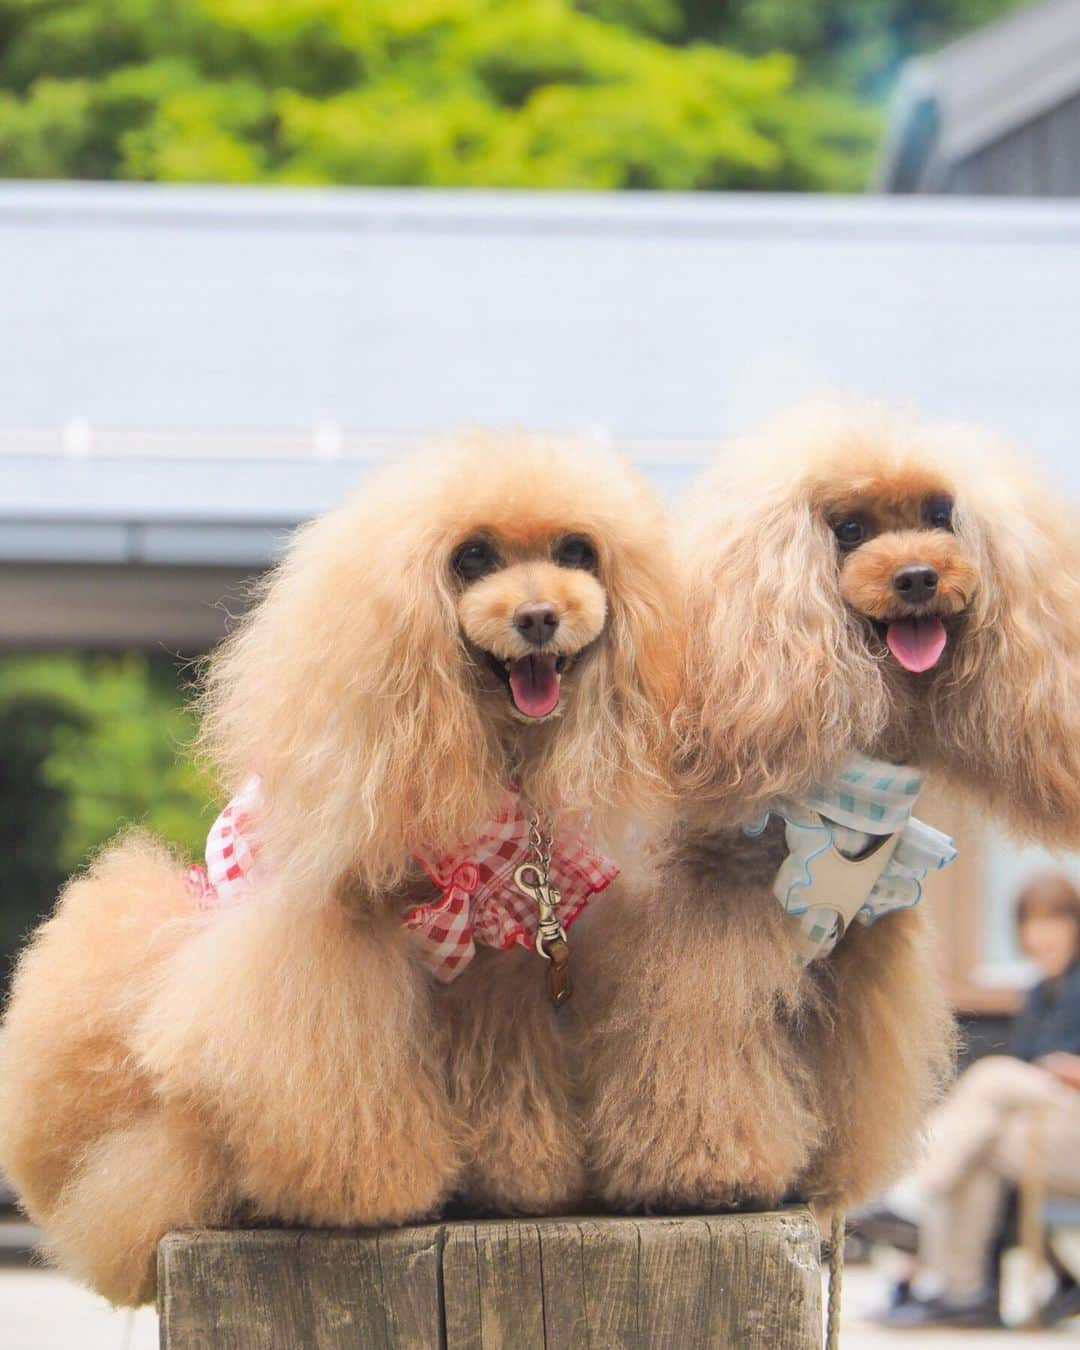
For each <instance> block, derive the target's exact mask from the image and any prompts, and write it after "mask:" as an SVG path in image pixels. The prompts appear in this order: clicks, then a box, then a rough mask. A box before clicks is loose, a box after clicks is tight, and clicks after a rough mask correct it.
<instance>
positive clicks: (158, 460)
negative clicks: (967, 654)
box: [0, 184, 1080, 569]
mask: <svg viewBox="0 0 1080 1350" xmlns="http://www.w3.org/2000/svg"><path fill="white" fill-rule="evenodd" d="M0 294H2V295H3V297H4V300H3V305H2V306H0V558H7V559H9V560H22V561H24V562H27V563H29V564H32V565H35V566H44V565H46V564H49V563H54V562H65V561H68V562H82V563H92V562H96V563H102V564H107V563H115V562H125V561H126V562H139V563H145V564H148V565H161V566H165V567H169V566H175V565H177V564H183V565H196V564H206V565H210V566H224V567H235V568H238V569H243V568H246V567H250V566H254V565H260V564H261V563H263V562H265V561H266V559H267V558H268V557H269V556H271V554H272V553H273V552H274V551H276V549H277V548H278V547H279V546H280V542H281V540H282V539H283V538H284V536H285V533H286V532H287V530H288V528H289V527H290V526H292V525H293V524H295V523H296V522H297V521H298V520H301V519H303V518H305V517H307V516H309V515H311V514H313V513H314V512H317V511H320V510H323V509H325V508H326V507H327V506H328V505H330V504H331V503H332V502H334V501H335V500H337V499H338V498H339V497H340V496H341V494H342V493H343V492H344V491H345V490H346V488H347V487H348V486H349V485H351V484H352V483H354V482H355V481H357V479H359V478H360V477H361V476H362V474H363V472H364V471H365V468H366V467H367V466H368V465H369V464H370V463H372V462H375V461H377V460H379V459H380V458H383V457H385V456H386V455H392V454H397V453H399V452H400V450H401V448H402V447H404V446H406V445H408V444H410V443H412V442H413V441H415V440H417V439H420V438H422V437H423V436H425V435H428V434H430V433H432V432H439V431H443V430H446V429H447V428H452V427H454V426H458V425H461V424H465V423H483V424H489V425H508V424H523V425H527V426H536V427H546V428H553V429H556V430H572V431H580V430H582V429H584V428H589V427H597V428H602V429H603V430H604V434H609V435H610V436H611V437H613V438H614V439H615V441H616V442H617V443H620V444H622V445H624V446H625V447H626V448H627V450H628V451H629V453H630V454H631V455H632V456H633V457H634V458H635V459H637V460H638V461H639V462H640V463H641V464H642V465H644V466H645V468H646V470H647V471H648V472H649V473H651V474H652V475H653V476H654V478H655V479H656V481H657V482H658V483H659V484H660V486H661V487H662V488H664V489H665V490H666V491H668V492H670V493H675V492H677V491H678V490H679V489H680V488H681V487H683V486H685V484H686V483H687V482H688V481H689V480H690V477H691V475H692V473H693V472H694V470H695V468H696V466H697V465H699V464H700V463H701V462H702V461H703V460H704V459H705V458H706V457H707V456H708V454H709V452H710V449H711V447H712V446H713V445H714V444H715V443H716V442H717V441H718V440H719V439H721V438H722V437H724V436H726V435H728V434H730V433H731V432H733V431H738V430H741V429H744V428H745V427H746V426H748V425H750V424H751V423H753V422H755V421H757V420H758V419H759V418H760V417H761V416H763V415H764V414H766V413H768V412H771V411H773V410H775V409H776V408H777V407H780V406H783V405H785V404H787V403H789V402H791V401H793V400H794V399H796V398H799V397H802V396H805V395H807V394H814V393H818V392H820V391H821V390H822V389H826V388H833V389H836V388H839V389H843V390H854V391H857V392H860V393H865V394H869V395H872V396H879V397H885V398H888V399H891V400H893V401H897V402H899V403H901V404H904V405H907V406H911V407H914V408H917V409H920V410H922V411H923V412H925V413H927V414H929V415H935V416H949V417H963V418H977V419H980V420H984V421H986V422H988V423H990V424H991V425H994V426H995V427H996V428H998V429H999V430H1000V431H1002V432H1003V433H1005V434H1006V435H1008V436H1010V437H1012V438H1014V439H1015V440H1017V441H1018V442H1019V443H1021V444H1022V445H1026V446H1029V447H1031V448H1032V449H1033V450H1034V451H1035V452H1036V453H1038V454H1040V455H1041V456H1042V457H1043V458H1044V460H1045V461H1046V462H1047V464H1048V466H1049V467H1050V469H1051V471H1052V472H1053V473H1055V474H1056V476H1057V478H1058V481H1060V482H1061V483H1062V484H1063V485H1064V486H1066V487H1067V488H1068V489H1069V490H1071V491H1073V492H1077V491H1080V464H1078V463H1077V457H1076V453H1075V450H1074V437H1075V428H1076V426H1077V425H1080V382H1078V381H1077V378H1076V351H1077V349H1078V337H1080V206H1077V205H1075V204H1071V203H1065V204H1054V205H1051V204H1048V203H994V204H987V203H981V204H979V203H967V202H954V201H942V200H925V199H924V200H898V199H895V198H892V199H874V198H859V199H842V198H839V199H838V198H832V199H822V198H805V197H803V198H790V197H778V196H757V197H740V196H696V197H683V196H657V195H636V194H625V195H619V196H573V195H559V194H550V195H544V194H536V195H534V194H499V193H471V194H466V193H435V192H399V191H314V192H301V191H289V190H275V191H267V190H241V189H210V188H206V189H196V188H182V189H181V188H158V187H142V186H120V185H111V186H96V185H85V184H84V185H76V184H70V185H27V184H7V185H4V186H0Z"/></svg>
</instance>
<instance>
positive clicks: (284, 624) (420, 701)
mask: <svg viewBox="0 0 1080 1350" xmlns="http://www.w3.org/2000/svg"><path fill="white" fill-rule="evenodd" d="M410 468H411V472H410V471H409V469H410ZM429 497H430V484H429V483H426V482H425V477H424V474H423V472H422V471H421V470H420V469H418V468H417V467H416V466H415V465H413V466H406V467H402V468H397V469H393V470H389V471H386V472H384V473H383V474H382V475H380V476H378V477H376V478H374V479H373V480H371V481H370V482H369V483H367V484H365V486H364V488H363V490H362V495H358V496H357V498H355V499H353V500H352V501H350V502H348V503H346V504H345V505H344V506H343V507H341V508H339V509H338V510H337V511H335V512H333V513H331V514H330V515H328V516H326V517H324V518H323V519H321V520H319V521H316V522H315V523H314V524H312V525H309V526H307V527H306V528H305V529H303V530H302V531H300V533H299V536H298V538H297V539H296V541H295V542H294V544H293V547H292V548H291V550H290V552H289V555H288V557H287V558H286V560H285V561H284V562H283V563H282V565H281V566H280V567H279V568H278V569H277V570H276V571H275V572H274V573H272V574H271V575H270V577H269V578H268V580H267V581H266V582H265V584H264V586H263V588H262V593H261V596H260V598H259V602H258V603H257V605H256V606H255V607H254V609H253V610H252V611H251V612H250V614H249V615H248V616H247V617H246V618H245V619H244V620H243V621H242V622H241V624H240V626H239V629H238V631H237V632H235V633H234V634H233V635H232V636H231V637H230V638H229V639H228V640H227V641H226V642H225V643H224V644H223V646H222V647H221V648H220V649H219V651H218V652H217V653H216V655H215V656H214V657H213V659H212V662H211V665H210V668H209V673H208V679H207V684H206V694H205V699H204V709H205V720H204V731H203V743H204V746H205V747H206V749H207V750H208V751H209V753H210V755H211V756H212V758H213V759H214V760H216V762H217V763H218V765H219V766H220V767H221V769H222V770H223V776H224V778H225V780H226V785H227V786H229V787H231V788H235V787H236V786H237V785H238V784H239V783H240V782H241V781H243V779H244V778H245V777H246V776H247V775H248V774H251V773H258V774H259V775H260V776H261V777H262V780H263V788H264V813H263V817H262V818H261V820H260V826H259V831H260V838H261V840H262V847H263V848H264V850H265V852H266V855H267V859H268V862H269V864H270V867H269V870H270V871H271V872H272V873H273V874H274V876H275V877H276V878H277V879H279V880H280V881H282V882H284V883H285V888H286V889H288V890H289V891H290V892H291V893H292V894H294V895H297V894H299V895H303V894H304V893H305V892H306V891H308V890H310V891H312V892H313V895H312V898H313V899H318V898H320V896H319V895H317V894H314V892H315V891H316V890H320V891H322V892H325V889H326V887H327V886H333V885H334V884H335V883H336V882H337V881H338V880H339V879H340V878H341V877H342V876H343V875H345V874H346V873H351V874H352V875H353V876H354V877H358V878H359V880H360V882H361V883H362V884H363V885H365V886H366V887H368V888H369V889H371V890H381V889H385V888H386V887H387V886H390V885H393V884H394V883H395V882H397V881H398V880H399V879H400V878H401V876H402V875H403V874H404V872H405V870H406V868H407V866H408V864H409V860H410V856H411V854H413V853H414V852H416V851H420V852H425V853H426V852H429V851H431V850H437V849H439V848H440V847H441V846H447V847H449V846H451V845H453V844H454V843H456V842H457V841H459V840H461V839H464V838H468V837H470V835H471V834H475V832H476V827H477V825H478V824H479V823H480V822H481V821H482V820H483V819H485V818H490V815H491V812H492V809H493V806H494V803H495V801H496V800H497V796H498V793H499V792H500V790H501V789H502V787H503V784H502V783H501V782H500V781H499V767H498V763H497V758H496V754H495V750H494V747H493V745H492V744H491V743H490V740H489V737H488V734H487V733H486V731H485V728H484V726H483V725H482V723H481V720H480V718H479V717H478V715H477V711H476V705H475V700H474V699H473V698H472V697H471V696H470V693H469V690H468V687H467V681H466V680H465V678H464V675H463V670H464V663H465V659H466V658H465V653H464V650H463V648H462V644H461V641H460V638H459V635H458V625H457V620H456V615H455V613H454V609H453V602H452V597H451V594H450V591H449V582H448V579H447V557H448V552H449V548H450V546H451V541H449V540H447V539H446V538H444V534H443V532H441V531H440V530H439V529H438V527H437V525H436V523H435V521H436V513H435V510H434V509H433V508H432V505H431V503H430V501H429V500H427V498H429ZM444 554H445V555H447V556H444Z"/></svg>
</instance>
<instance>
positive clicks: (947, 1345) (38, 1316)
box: [0, 1266, 1080, 1350]
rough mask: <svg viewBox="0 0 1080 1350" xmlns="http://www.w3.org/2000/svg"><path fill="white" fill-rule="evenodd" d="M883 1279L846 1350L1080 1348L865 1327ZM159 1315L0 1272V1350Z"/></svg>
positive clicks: (102, 1335) (135, 1330)
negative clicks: (120, 1309)
mask: <svg viewBox="0 0 1080 1350" xmlns="http://www.w3.org/2000/svg"><path fill="white" fill-rule="evenodd" d="M884 1287H885V1286H884V1281H883V1277H882V1275H881V1274H880V1273H879V1272H878V1271H876V1270H874V1269H872V1268H870V1267H867V1266H853V1267H850V1268H849V1269H848V1272H847V1275H846V1277H845V1280H844V1334H843V1338H842V1345H843V1347H844V1350H902V1347H903V1346H905V1345H907V1346H910V1347H911V1350H990V1347H994V1350H1006V1348H1007V1347H1010V1348H1011V1347H1013V1346H1015V1347H1017V1350H1020V1348H1021V1347H1027V1346H1031V1347H1032V1350H1034V1348H1035V1347H1036V1345H1042V1346H1049V1345H1051V1344H1053V1345H1058V1346H1062V1347H1064V1346H1066V1345H1068V1344H1070V1343H1076V1344H1080V1325H1078V1324H1077V1323H1076V1322H1073V1323H1071V1324H1069V1325H1068V1326H1066V1327H1062V1328H1059V1329H1058V1330H1056V1331H1053V1332H1043V1333H1039V1334H1032V1333H1028V1332H1001V1331H988V1332H973V1331H956V1332H932V1331H919V1332H898V1331H883V1330H881V1329H880V1328H878V1327H875V1326H873V1324H872V1323H870V1322H868V1321H867V1320H866V1314H867V1313H869V1312H870V1311H872V1310H873V1309H874V1308H877V1307H879V1306H880V1304H881V1301H882V1298H883V1295H884ZM157 1332H158V1329H157V1316H156V1315H155V1313H154V1311H153V1310H152V1309H150V1308H143V1309H141V1310H140V1311H139V1312H138V1313H136V1314H134V1316H133V1317H132V1316H130V1315H129V1314H127V1313H122V1312H117V1311H115V1310H114V1309H112V1308H110V1307H109V1306H108V1305H107V1304H106V1303H105V1302H104V1300H102V1299H99V1298H97V1297H95V1295H93V1294H90V1293H87V1291H86V1290H85V1289H81V1288H79V1286H78V1285H75V1284H72V1283H71V1281H69V1280H66V1279H64V1278H63V1277H62V1276H60V1275H56V1274H54V1273H53V1272H51V1271H46V1270H40V1269H35V1268H32V1267H26V1266H7V1267H0V1345H2V1346H3V1350H76V1347H77V1350H155V1348H156V1346H157V1343H158V1336H157ZM298 1350H299V1347H298Z"/></svg>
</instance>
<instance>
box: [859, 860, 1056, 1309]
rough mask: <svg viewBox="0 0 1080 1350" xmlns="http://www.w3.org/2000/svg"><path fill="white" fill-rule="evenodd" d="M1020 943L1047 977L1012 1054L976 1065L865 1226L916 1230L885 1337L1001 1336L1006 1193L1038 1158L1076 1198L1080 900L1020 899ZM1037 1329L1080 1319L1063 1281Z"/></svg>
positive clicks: (1035, 895)
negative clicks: (924, 1150) (897, 1330)
mask: <svg viewBox="0 0 1080 1350" xmlns="http://www.w3.org/2000/svg"><path fill="white" fill-rule="evenodd" d="M1016 921H1017V932H1018V938H1019V943H1020V947H1021V949H1022V950H1023V952H1024V954H1025V955H1026V956H1027V957H1028V958H1029V959H1030V960H1032V961H1033V962H1034V963H1035V964H1036V965H1037V966H1038V967H1039V969H1040V970H1041V971H1042V973H1043V979H1042V980H1040V982H1039V983H1038V984H1037V985H1035V987H1034V988H1033V989H1032V990H1031V991H1030V993H1029V994H1028V997H1027V999H1026V1002H1025V1005H1024V1008H1023V1010H1022V1012H1021V1013H1020V1015H1019V1017H1018V1018H1017V1021H1016V1025H1015V1027H1014V1029H1013V1034H1012V1037H1011V1040H1010V1043H1009V1048H1008V1051H1007V1053H1005V1054H1001V1055H991V1056H988V1057H986V1058H985V1059H981V1060H979V1061H978V1062H977V1063H975V1064H973V1065H972V1066H971V1068H970V1069H968V1070H967V1072H966V1073H964V1074H963V1075H962V1076H961V1077H960V1078H959V1080H958V1081H957V1083H956V1086H955V1088H954V1089H953V1092H952V1094H951V1096H950V1097H949V1099H948V1100H947V1101H946V1102H945V1103H944V1104H943V1105H942V1106H941V1107H940V1108H939V1109H938V1111H937V1112H936V1113H935V1116H934V1118H933V1120H932V1122H931V1125H930V1140H931V1147H930V1151H929V1153H928V1156H927V1158H926V1161H925V1162H924V1163H923V1165H922V1166H921V1168H919V1169H918V1171H917V1172H916V1173H915V1174H914V1176H913V1177H912V1178H910V1179H909V1180H908V1182H906V1183H901V1185H900V1186H899V1187H897V1188H896V1189H895V1191H894V1192H893V1193H892V1194H891V1195H890V1198H889V1208H888V1209H886V1210H882V1211H879V1212H878V1213H877V1214H876V1215H874V1216H872V1217H871V1219H870V1221H869V1222H868V1223H867V1224H866V1225H865V1228H866V1231H867V1233H868V1236H870V1237H871V1238H872V1237H873V1236H874V1230H875V1227H878V1228H879V1229H880V1227H881V1226H883V1225H887V1224H892V1225H895V1223H896V1219H897V1216H898V1215H900V1216H902V1217H903V1216H906V1217H909V1218H911V1219H913V1220H914V1221H915V1223H916V1224H917V1227H918V1264H917V1271H916V1273H915V1274H914V1276H913V1278H909V1279H907V1280H904V1281H902V1282H901V1284H900V1285H899V1286H898V1287H897V1290H896V1291H895V1292H894V1295H893V1299H892V1303H891V1305H890V1307H889V1308H888V1309H887V1311H886V1312H885V1313H884V1314H882V1316H881V1317H880V1319H879V1320H881V1321H884V1322H886V1323H887V1324H888V1325H890V1326H907V1327H920V1326H929V1325H942V1324H951V1325H958V1326H965V1327H977V1326H997V1325H1000V1318H999V1314H998V1291H997V1280H996V1271H994V1269H993V1265H994V1260H993V1258H994V1254H995V1249H996V1244H997V1239H998V1235H999V1233H1000V1230H1001V1226H1002V1222H1003V1218H1004V1214H1005V1209H1006V1200H1007V1197H1008V1194H1009V1192H1010V1190H1011V1189H1012V1188H1014V1187H1015V1186H1016V1185H1017V1183H1018V1182H1019V1180H1020V1178H1021V1176H1022V1174H1023V1172H1024V1170H1025V1167H1026V1166H1028V1165H1029V1160H1030V1158H1031V1154H1032V1149H1033V1147H1034V1148H1036V1149H1037V1150H1038V1157H1039V1159H1040V1162H1041V1165H1042V1168H1043V1181H1044V1183H1045V1186H1046V1189H1047V1191H1048V1193H1049V1194H1051V1195H1055V1196H1068V1197H1072V1196H1076V1197H1080V893H1078V891H1077V889H1076V887H1075V886H1074V885H1073V884H1072V883H1071V882H1070V881H1069V880H1068V879H1067V878H1066V877H1064V876H1060V875H1057V874H1054V873H1049V874H1045V875H1043V876H1040V877H1038V878H1036V880H1034V881H1033V882H1031V883H1030V884H1029V885H1028V886H1027V887H1026V888H1025V889H1024V890H1023V892H1022V893H1021V894H1020V896H1019V899H1018V901H1017V906H1016ZM1059 1273H1060V1274H1061V1275H1062V1276H1063V1285H1062V1287H1061V1288H1059V1290H1058V1292H1057V1294H1056V1295H1055V1297H1054V1299H1053V1300H1052V1301H1051V1304H1050V1305H1048V1307H1047V1308H1046V1309H1045V1310H1044V1320H1057V1319H1058V1318H1060V1317H1063V1316H1069V1315H1072V1314H1073V1313H1075V1312H1080V1291H1078V1290H1077V1286H1076V1283H1075V1281H1073V1280H1072V1279H1071V1277H1070V1276H1068V1274H1067V1273H1066V1272H1064V1271H1061V1272H1059Z"/></svg>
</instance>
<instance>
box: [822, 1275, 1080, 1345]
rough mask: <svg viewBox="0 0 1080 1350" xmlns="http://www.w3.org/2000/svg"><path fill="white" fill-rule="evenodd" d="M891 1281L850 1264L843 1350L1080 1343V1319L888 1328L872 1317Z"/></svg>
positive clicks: (847, 1278)
mask: <svg viewBox="0 0 1080 1350" xmlns="http://www.w3.org/2000/svg"><path fill="white" fill-rule="evenodd" d="M886 1289H887V1281H886V1278H885V1276H884V1274H883V1273H882V1272H881V1271H880V1270H878V1269H875V1268H874V1267H872V1266H849V1267H848V1269H847V1271H846V1272H845V1274H844V1320H843V1335H842V1337H841V1345H842V1347H843V1350H903V1347H904V1346H909V1347H910V1348H911V1350H991V1347H993V1350H1011V1348H1012V1347H1013V1346H1015V1347H1016V1348H1017V1350H1020V1348H1021V1347H1025V1348H1026V1347H1028V1346H1030V1347H1032V1350H1036V1347H1038V1346H1047V1347H1049V1346H1054V1345H1056V1346H1060V1347H1062V1350H1064V1347H1065V1346H1068V1345H1080V1322H1078V1321H1077V1319H1074V1320H1073V1321H1071V1322H1068V1323H1065V1324H1064V1325H1062V1326H1060V1327H1055V1328H1054V1330H1053V1331H1043V1332H1030V1331H931V1330H926V1331H887V1330H885V1329H884V1328H883V1327H878V1326H875V1325H874V1324H873V1322H871V1321H869V1320H868V1317H869V1314H871V1313H872V1312H874V1311H875V1310H876V1309H878V1308H880V1307H881V1306H882V1304H883V1303H884V1300H885V1292H886Z"/></svg>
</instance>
